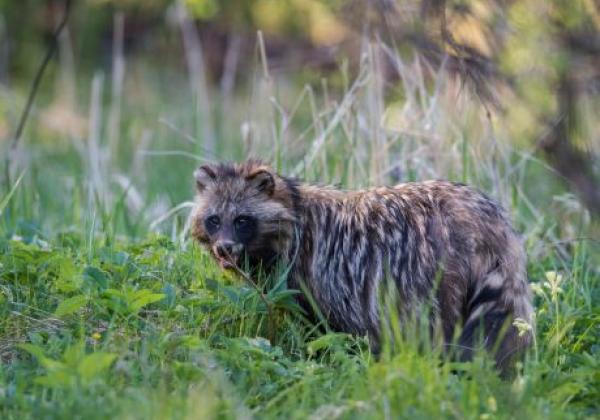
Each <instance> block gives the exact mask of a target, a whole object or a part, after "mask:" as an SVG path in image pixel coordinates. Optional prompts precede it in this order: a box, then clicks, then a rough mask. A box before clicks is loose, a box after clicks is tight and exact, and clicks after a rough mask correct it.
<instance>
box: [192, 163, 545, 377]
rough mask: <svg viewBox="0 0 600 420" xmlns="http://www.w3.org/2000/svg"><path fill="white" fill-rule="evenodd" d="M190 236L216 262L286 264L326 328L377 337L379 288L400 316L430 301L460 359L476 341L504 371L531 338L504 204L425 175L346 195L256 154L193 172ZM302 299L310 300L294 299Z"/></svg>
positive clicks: (523, 280) (517, 243)
mask: <svg viewBox="0 0 600 420" xmlns="http://www.w3.org/2000/svg"><path fill="white" fill-rule="evenodd" d="M194 175H195V181H196V185H197V190H198V195H197V206H196V208H195V210H194V215H193V228H192V233H193V236H194V237H195V238H196V239H197V240H198V241H199V242H200V243H202V244H204V245H205V246H206V247H207V248H208V250H210V252H211V253H212V254H213V256H214V258H215V259H216V260H217V261H218V262H219V264H220V265H221V266H222V267H223V268H232V267H234V266H237V265H242V264H244V262H245V263H246V264H248V266H249V267H250V268H254V269H256V268H258V267H262V269H265V270H269V268H271V267H274V266H275V265H276V264H277V263H283V264H287V265H288V266H290V270H289V275H288V276H289V277H288V284H289V285H290V287H293V288H298V289H300V288H301V286H302V288H303V290H305V291H306V292H308V293H310V295H311V296H312V300H313V301H314V302H315V303H316V305H317V307H318V309H319V310H320V312H321V313H322V314H323V316H324V317H325V318H326V319H327V321H328V323H329V325H330V327H331V328H333V329H334V330H337V331H343V332H348V333H352V334H357V335H367V336H368V337H369V339H370V341H371V343H372V346H373V348H374V349H377V348H378V347H379V345H380V342H381V336H382V334H381V331H382V327H381V324H382V323H381V320H380V318H381V314H382V311H381V308H380V307H379V306H380V302H381V299H380V298H379V297H380V293H381V292H382V291H383V290H388V289H389V287H390V285H391V286H393V290H394V293H396V294H397V302H398V306H399V307H398V313H399V314H401V315H402V314H404V315H407V316H408V315H410V314H411V313H412V314H413V315H414V314H415V313H416V312H415V311H416V310H417V309H418V308H419V307H422V305H423V304H425V303H427V304H428V305H429V307H430V308H431V309H430V317H431V320H430V322H431V325H437V326H440V327H441V335H442V337H443V340H444V344H445V345H446V347H447V348H448V349H460V351H459V353H458V354H459V357H460V359H461V360H467V359H469V358H470V357H471V356H472V353H473V351H474V350H475V349H476V348H478V347H479V346H482V345H483V346H485V347H486V348H487V349H488V350H489V351H491V352H493V353H494V357H495V360H496V364H497V367H498V368H499V369H500V370H501V372H504V373H507V372H508V371H509V369H510V367H511V366H512V364H513V362H514V361H515V360H516V358H517V357H518V356H519V355H520V354H522V352H523V350H524V349H525V348H526V347H527V346H528V345H529V343H530V341H531V339H532V332H531V329H530V330H528V331H521V332H520V333H519V331H518V330H517V328H516V327H515V326H514V325H513V322H514V321H515V320H516V319H521V320H523V321H525V322H527V323H528V324H530V325H531V323H532V313H533V310H532V305H531V297H530V291H529V286H528V283H527V276H526V271H525V252H524V249H523V245H522V243H521V240H520V237H519V235H518V234H517V233H516V232H515V231H514V230H513V228H512V226H511V223H510V221H509V219H508V217H507V214H506V212H505V211H504V210H503V209H502V208H501V207H500V206H499V205H498V204H497V203H496V202H494V201H492V200H491V199H490V198H488V197H486V196H485V195H484V194H482V193H480V192H477V191H475V190H474V189H472V188H469V187H467V186H465V185H461V184H457V183H452V182H445V181H426V182H419V183H416V182H415V183H406V184H400V185H396V186H394V187H373V188H369V189H365V190H360V191H342V190H339V189H336V188H333V187H323V186H316V185H311V184H307V183H303V182H300V181H298V180H296V179H292V178H288V177H285V176H282V175H279V174H277V173H275V172H274V171H273V170H272V169H271V168H270V167H269V166H267V165H265V164H263V163H262V162H260V161H256V160H249V161H246V162H243V163H239V164H229V163H224V164H215V165H204V166H201V167H200V168H199V169H198V170H197V171H196V172H195V174H194ZM301 299H302V302H303V303H304V304H306V300H305V298H301Z"/></svg>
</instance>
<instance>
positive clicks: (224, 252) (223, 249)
mask: <svg viewBox="0 0 600 420" xmlns="http://www.w3.org/2000/svg"><path fill="white" fill-rule="evenodd" d="M215 253H216V254H217V255H218V256H219V257H221V258H230V257H232V256H235V254H236V243H235V242H232V241H226V242H219V243H218V244H216V245H215Z"/></svg>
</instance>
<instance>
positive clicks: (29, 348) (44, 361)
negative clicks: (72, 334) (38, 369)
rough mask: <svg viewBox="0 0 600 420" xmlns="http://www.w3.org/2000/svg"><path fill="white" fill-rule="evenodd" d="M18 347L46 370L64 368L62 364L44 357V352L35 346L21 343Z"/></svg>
mask: <svg viewBox="0 0 600 420" xmlns="http://www.w3.org/2000/svg"><path fill="white" fill-rule="evenodd" d="M18 347H19V348H20V349H22V350H25V351H26V352H28V353H29V354H31V355H32V356H34V357H35V358H36V359H37V360H38V362H39V363H40V365H42V366H43V367H45V368H46V369H48V370H57V369H60V368H63V367H64V364H63V363H61V362H59V361H57V360H53V359H50V358H49V357H46V355H45V354H44V350H42V348H41V347H39V346H36V345H35V344H29V343H23V344H19V345H18Z"/></svg>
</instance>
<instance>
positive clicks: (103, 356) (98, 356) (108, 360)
mask: <svg viewBox="0 0 600 420" xmlns="http://www.w3.org/2000/svg"><path fill="white" fill-rule="evenodd" d="M116 358H117V355H116V354H113V353H105V352H96V353H92V354H88V355H87V356H85V357H84V358H83V360H82V361H81V362H80V363H79V366H78V367H77V372H78V373H79V375H80V377H81V379H82V381H83V382H89V381H90V380H92V379H94V378H95V377H97V376H98V375H99V374H100V373H102V371H104V370H106V369H108V368H109V367H110V365H111V364H112V363H113V361H114V360H115V359H116Z"/></svg>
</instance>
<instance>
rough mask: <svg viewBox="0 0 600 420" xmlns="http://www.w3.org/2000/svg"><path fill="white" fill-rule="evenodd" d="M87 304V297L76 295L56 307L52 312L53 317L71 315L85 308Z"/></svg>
mask: <svg viewBox="0 0 600 420" xmlns="http://www.w3.org/2000/svg"><path fill="white" fill-rule="evenodd" d="M87 302H88V297H87V296H84V295H77V296H73V297H71V298H69V299H65V300H63V301H62V302H60V303H59V304H58V307H57V308H56V310H55V311H54V315H56V316H58V317H63V316H67V315H71V314H73V313H75V312H77V311H78V310H79V309H81V308H82V307H83V306H85V305H86V303H87Z"/></svg>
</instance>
